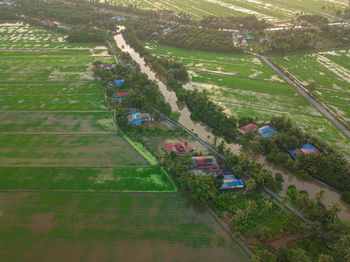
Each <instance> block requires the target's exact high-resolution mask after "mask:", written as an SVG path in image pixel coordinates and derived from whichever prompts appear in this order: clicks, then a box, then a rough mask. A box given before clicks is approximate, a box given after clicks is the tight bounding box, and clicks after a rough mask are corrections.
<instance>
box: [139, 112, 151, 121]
mask: <svg viewBox="0 0 350 262" xmlns="http://www.w3.org/2000/svg"><path fill="white" fill-rule="evenodd" d="M140 116H141V122H150V121H152V118H151V115H150V114H149V113H142V114H140Z"/></svg>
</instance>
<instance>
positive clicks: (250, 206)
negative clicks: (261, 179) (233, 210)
mask: <svg viewBox="0 0 350 262" xmlns="http://www.w3.org/2000/svg"><path fill="white" fill-rule="evenodd" d="M255 207H256V203H255V202H254V201H253V200H248V201H247V207H246V208H245V210H246V214H245V220H247V219H248V216H249V213H250V212H252V211H253V210H254V209H255Z"/></svg>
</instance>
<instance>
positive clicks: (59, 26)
mask: <svg viewBox="0 0 350 262" xmlns="http://www.w3.org/2000/svg"><path fill="white" fill-rule="evenodd" d="M57 27H58V28H62V29H67V30H68V29H70V27H69V26H68V25H58V26H57Z"/></svg>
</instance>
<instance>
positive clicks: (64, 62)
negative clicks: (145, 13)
mask: <svg viewBox="0 0 350 262" xmlns="http://www.w3.org/2000/svg"><path fill="white" fill-rule="evenodd" d="M0 38H1V41H0V111H1V114H0V144H1V148H0V235H1V236H0V253H1V259H0V260H1V261H9V262H10V261H11V262H14V261H36V262H37V261H47V258H48V257H49V258H50V261H63V260H66V261H112V260H113V261H114V260H118V261H137V260H139V259H140V257H141V258H142V261H176V260H178V259H182V258H183V257H186V260H187V261H213V260H216V259H221V260H232V258H233V261H243V262H244V261H249V255H248V254H246V253H245V251H244V250H243V249H242V248H241V246H240V245H238V244H237V243H235V242H234V241H232V239H231V238H230V237H229V235H228V234H227V233H226V232H225V231H224V230H223V229H222V228H221V227H220V226H219V225H218V223H217V221H216V220H215V219H214V217H213V216H212V215H211V214H210V213H209V212H208V211H207V210H206V209H204V208H203V207H201V206H198V205H197V204H196V202H194V201H193V200H192V199H189V198H188V196H187V195H186V194H183V193H180V192H178V191H177V188H176V186H175V184H174V183H173V182H172V180H171V179H170V177H169V176H168V174H167V173H166V172H165V170H164V169H162V168H160V167H158V166H157V165H156V164H157V159H155V157H154V156H152V155H151V154H150V153H149V152H148V151H146V150H145V149H144V148H143V146H142V145H141V144H139V143H135V142H133V141H131V140H130V139H129V138H128V137H126V136H125V135H124V134H121V133H120V132H119V130H118V128H117V127H116V126H115V124H114V120H113V115H112V112H111V111H109V109H108V108H107V106H106V104H105V102H104V94H103V91H102V86H101V83H99V82H98V81H95V79H94V77H93V75H92V72H91V68H92V63H93V62H94V61H97V60H100V61H102V62H108V63H113V62H115V60H114V58H113V57H111V56H109V55H108V52H107V50H106V49H105V48H102V47H94V46H93V45H84V44H83V45H72V44H68V43H66V42H65V37H64V36H62V35H59V34H56V33H52V32H49V31H46V30H43V29H40V28H35V27H28V26H23V25H6V26H4V25H2V26H1V25H0Z"/></svg>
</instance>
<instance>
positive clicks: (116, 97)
mask: <svg viewBox="0 0 350 262" xmlns="http://www.w3.org/2000/svg"><path fill="white" fill-rule="evenodd" d="M127 96H129V92H123V93H114V94H113V95H112V100H113V101H114V102H117V103H120V102H121V101H122V100H123V99H124V98H125V97H127Z"/></svg>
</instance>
